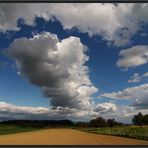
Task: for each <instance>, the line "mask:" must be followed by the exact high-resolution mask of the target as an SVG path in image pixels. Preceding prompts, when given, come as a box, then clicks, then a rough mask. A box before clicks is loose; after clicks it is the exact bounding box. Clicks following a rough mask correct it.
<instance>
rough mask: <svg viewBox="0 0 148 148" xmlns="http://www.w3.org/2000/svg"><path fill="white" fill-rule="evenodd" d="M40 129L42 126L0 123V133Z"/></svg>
mask: <svg viewBox="0 0 148 148" xmlns="http://www.w3.org/2000/svg"><path fill="white" fill-rule="evenodd" d="M40 129H43V128H33V127H21V126H17V125H9V124H8V125H7V124H0V135H6V134H13V133H19V132H27V131H36V130H40Z"/></svg>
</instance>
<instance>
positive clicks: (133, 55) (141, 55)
mask: <svg viewBox="0 0 148 148" xmlns="http://www.w3.org/2000/svg"><path fill="white" fill-rule="evenodd" d="M119 56H120V58H119V59H118V61H117V66H118V67H123V68H125V69H128V68H129V67H136V66H140V65H142V64H147V63H148V46H144V45H137V46H133V47H131V48H128V49H123V50H121V51H120V53H119Z"/></svg>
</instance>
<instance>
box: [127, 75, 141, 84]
mask: <svg viewBox="0 0 148 148" xmlns="http://www.w3.org/2000/svg"><path fill="white" fill-rule="evenodd" d="M141 79H142V78H141V76H140V75H139V74H138V73H134V75H133V76H132V77H131V79H130V80H128V83H136V82H140V81H141Z"/></svg>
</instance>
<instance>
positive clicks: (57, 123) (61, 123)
mask: <svg viewBox="0 0 148 148" xmlns="http://www.w3.org/2000/svg"><path fill="white" fill-rule="evenodd" d="M132 122H133V124H135V125H138V126H140V127H142V125H148V115H142V114H141V113H138V114H137V115H134V117H133V119H132ZM0 124H11V125H18V126H23V127H35V128H43V127H80V128H85V127H95V128H98V127H100V128H103V127H110V128H113V127H115V126H122V125H124V124H123V123H121V122H117V121H116V120H115V119H107V120H106V119H104V118H103V117H97V118H96V119H92V120H90V121H89V122H72V121H71V120H8V121H2V122H1V123H0Z"/></svg>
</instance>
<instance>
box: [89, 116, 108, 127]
mask: <svg viewBox="0 0 148 148" xmlns="http://www.w3.org/2000/svg"><path fill="white" fill-rule="evenodd" d="M90 126H91V127H101V128H102V127H106V126H107V122H106V120H105V119H104V118H102V117H97V118H96V119H92V120H91V121H90Z"/></svg>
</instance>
